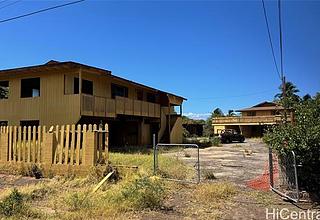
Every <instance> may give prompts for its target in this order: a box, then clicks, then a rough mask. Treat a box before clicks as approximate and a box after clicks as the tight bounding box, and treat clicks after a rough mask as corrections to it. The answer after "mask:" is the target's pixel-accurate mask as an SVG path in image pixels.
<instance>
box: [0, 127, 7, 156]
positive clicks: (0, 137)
mask: <svg viewBox="0 0 320 220" xmlns="http://www.w3.org/2000/svg"><path fill="white" fill-rule="evenodd" d="M8 140H9V139H8V133H7V132H5V130H2V131H1V133H0V156H1V161H2V162H7V161H8V146H9V141H8Z"/></svg>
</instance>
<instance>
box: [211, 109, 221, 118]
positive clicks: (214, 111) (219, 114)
mask: <svg viewBox="0 0 320 220" xmlns="http://www.w3.org/2000/svg"><path fill="white" fill-rule="evenodd" d="M223 116H224V114H223V112H222V110H221V109H220V108H216V109H215V110H213V113H212V117H223Z"/></svg>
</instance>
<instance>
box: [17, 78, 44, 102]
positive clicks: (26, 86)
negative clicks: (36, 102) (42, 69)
mask: <svg viewBox="0 0 320 220" xmlns="http://www.w3.org/2000/svg"><path fill="white" fill-rule="evenodd" d="M20 83H21V84H20V98H34V97H40V96H41V80H40V77H34V78H26V79H21V81H20ZM34 90H38V92H39V93H38V95H34V93H33V92H34Z"/></svg>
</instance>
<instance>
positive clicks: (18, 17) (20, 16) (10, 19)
mask: <svg viewBox="0 0 320 220" xmlns="http://www.w3.org/2000/svg"><path fill="white" fill-rule="evenodd" d="M83 1H85V0H79V1H74V2H69V3H66V4H61V5H56V6H53V7H49V8H44V9H41V10H38V11H34V12H30V13H27V14H23V15H19V16H16V17H12V18H7V19H4V20H0V23H5V22H8V21H12V20H17V19H20V18H24V17H28V16H31V15H35V14H39V13H42V12H45V11H50V10H53V9H57V8H62V7H65V6H68V5H73V4H77V3H80V2H83Z"/></svg>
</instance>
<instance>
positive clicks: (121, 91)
mask: <svg viewBox="0 0 320 220" xmlns="http://www.w3.org/2000/svg"><path fill="white" fill-rule="evenodd" d="M116 96H120V97H125V98H128V97H129V89H128V87H126V86H121V85H118V84H114V83H111V97H112V98H113V99H115V98H116Z"/></svg>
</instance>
